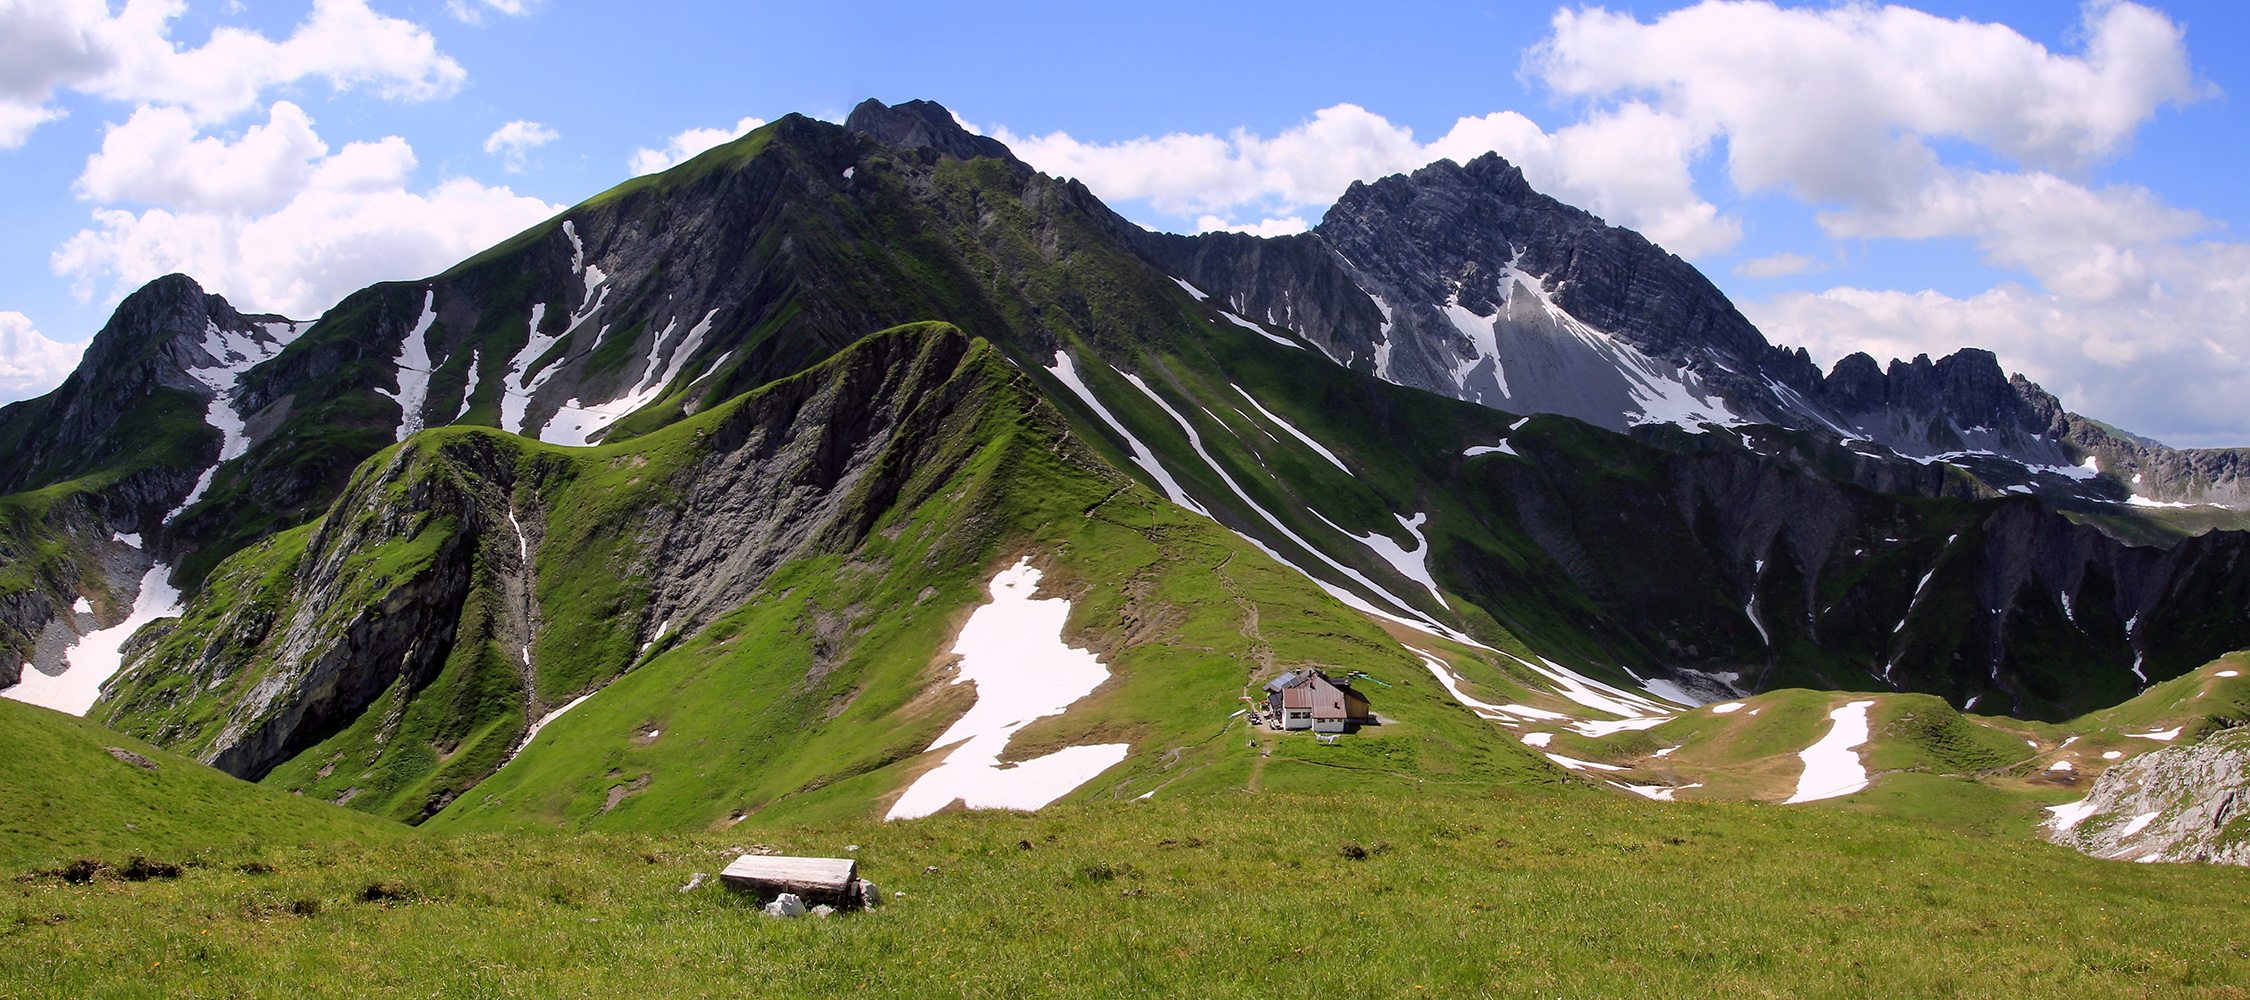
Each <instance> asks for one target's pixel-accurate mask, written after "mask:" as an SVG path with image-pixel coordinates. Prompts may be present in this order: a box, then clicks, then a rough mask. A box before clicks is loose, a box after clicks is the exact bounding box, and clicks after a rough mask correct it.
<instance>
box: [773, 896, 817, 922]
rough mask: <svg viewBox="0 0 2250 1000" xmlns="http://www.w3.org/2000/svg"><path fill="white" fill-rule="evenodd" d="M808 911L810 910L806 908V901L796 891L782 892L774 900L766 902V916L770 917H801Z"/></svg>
mask: <svg viewBox="0 0 2250 1000" xmlns="http://www.w3.org/2000/svg"><path fill="white" fill-rule="evenodd" d="M807 912H810V911H808V910H806V909H805V901H804V900H802V899H799V898H797V894H796V893H794V892H785V893H782V894H781V895H779V896H776V897H774V900H773V902H771V903H767V904H766V916H769V917H801V916H804V915H805V914H806V913H807Z"/></svg>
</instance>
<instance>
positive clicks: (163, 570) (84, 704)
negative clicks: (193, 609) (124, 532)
mask: <svg viewBox="0 0 2250 1000" xmlns="http://www.w3.org/2000/svg"><path fill="white" fill-rule="evenodd" d="M171 573H172V567H170V566H167V565H165V564H163V563H157V564H156V565H154V566H151V567H149V569H148V572H147V573H146V574H144V575H143V576H142V577H141V594H140V597H139V598H137V599H136V600H134V601H133V613H132V614H131V615H129V616H127V617H126V619H125V620H124V621H122V622H119V623H117V624H116V625H115V626H112V627H110V628H105V629H99V630H97V631H94V632H89V633H87V634H85V635H83V636H80V637H79V639H78V644H77V645H75V646H72V647H71V648H70V651H69V652H68V653H65V654H64V664H65V665H64V667H63V672H62V673H61V674H58V675H55V676H52V677H50V676H48V675H46V674H43V673H40V672H39V671H38V670H37V669H35V668H33V667H32V665H31V664H28V663H26V664H24V666H23V679H22V680H20V681H18V682H17V683H16V684H15V686H13V687H10V688H8V689H6V690H0V697H4V698H12V699H14V700H16V701H20V702H24V703H26V704H31V705H38V706H41V707H43V708H51V709H54V710H55V711H57V712H68V713H70V714H71V715H85V714H86V711H87V710H88V709H91V708H93V707H94V700H95V699H97V698H100V697H101V695H102V684H103V682H105V681H108V680H109V679H110V678H111V677H114V676H116V674H117V671H118V669H119V668H120V667H122V666H123V665H124V662H123V656H122V654H121V653H120V652H119V647H121V646H123V645H125V640H127V639H130V638H132V636H133V633H134V632H136V631H138V630H139V629H140V627H141V626H143V625H146V624H148V623H150V622H152V621H155V620H157V619H159V618H164V617H168V616H170V615H175V614H178V613H179V611H180V592H179V591H177V590H173V589H172V585H171V584H170V583H169V582H167V581H166V580H165V577H167V576H170V575H171Z"/></svg>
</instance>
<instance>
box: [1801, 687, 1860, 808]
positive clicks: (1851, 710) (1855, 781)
mask: <svg viewBox="0 0 2250 1000" xmlns="http://www.w3.org/2000/svg"><path fill="white" fill-rule="evenodd" d="M1874 704H1875V703H1874V702H1873V701H1855V702H1852V703H1851V704H1848V705H1845V706H1844V707H1842V708H1839V709H1837V710H1835V711H1833V712H1830V713H1828V717H1829V718H1830V719H1833V720H1835V722H1836V724H1835V725H1834V726H1832V727H1830V728H1829V730H1828V735H1826V736H1823V737H1821V738H1820V742H1818V743H1815V744H1813V745H1812V746H1809V747H1806V748H1805V751H1804V752H1803V753H1800V754H1798V755H1797V756H1798V757H1799V758H1800V759H1802V760H1803V761H1804V762H1805V773H1804V774H1803V775H1802V776H1800V777H1798V779H1797V794H1795V795H1791V796H1790V797H1789V799H1788V801H1789V802H1813V801H1816V800H1819V799H1833V798H1836V797H1838V796H1841V795H1850V794H1852V793H1853V792H1857V791H1859V790H1861V789H1863V788H1866V787H1867V766H1866V765H1864V764H1861V763H1860V761H1859V754H1858V753H1856V752H1854V751H1856V750H1857V749H1858V748H1859V747H1860V746H1862V745H1864V744H1865V743H1866V742H1867V709H1868V707H1869V706H1872V705H1874Z"/></svg>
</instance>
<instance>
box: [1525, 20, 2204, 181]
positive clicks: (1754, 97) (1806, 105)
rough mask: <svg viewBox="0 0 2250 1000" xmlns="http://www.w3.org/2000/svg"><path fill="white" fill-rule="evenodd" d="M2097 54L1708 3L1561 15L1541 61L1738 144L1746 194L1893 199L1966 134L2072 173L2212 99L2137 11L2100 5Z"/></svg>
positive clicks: (1733, 157)
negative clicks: (2164, 114) (2183, 105)
mask: <svg viewBox="0 0 2250 1000" xmlns="http://www.w3.org/2000/svg"><path fill="white" fill-rule="evenodd" d="M2083 31H2084V34H2085V36H2086V39H2087V41H2086V51H2085V53H2084V54H2081V55H2067V54H2059V53H2055V52H2051V51H2049V50H2048V49H2047V48H2046V47H2045V46H2043V45H2041V44H2039V43H2037V42H2034V41H2032V40H2030V39H2028V38H2025V37H2023V36H2022V35H2021V34H2018V33H2017V32H2016V31H2015V30H2013V29H2011V28H2009V27H2007V26H2006V25H2001V24H1980V23H1977V22H1973V21H1969V20H1966V19H1962V20H1946V19H1944V18H1939V17H1935V16H1932V15H1929V14H1925V13H1922V12H1920V11H1916V10H1911V9H1908V8H1905V7H1876V6H1872V5H1867V4H1844V5H1840V6H1835V7H1829V8H1825V9H1821V8H1798V9H1785V8H1781V7H1777V6H1775V5H1774V4H1771V3H1765V2H1749V0H1707V2H1704V3H1699V4H1697V5H1695V6H1693V7H1688V8H1685V9H1682V10H1677V11H1673V12H1671V13H1669V14H1665V15H1663V16H1662V17H1659V18H1657V19H1656V20H1654V21H1652V22H1646V23H1644V22H1641V21H1639V20H1638V19H1636V18H1635V17H1634V16H1633V15H1631V14H1628V13H1614V12H1611V11H1607V10H1603V9H1600V8H1594V9H1581V10H1571V9H1567V8H1566V9H1564V10H1562V11H1560V12H1558V13H1556V14H1555V17H1554V31H1553V34H1552V35H1551V36H1550V37H1549V38H1548V39H1547V40H1546V41H1545V42H1543V43H1542V44H1541V45H1540V46H1539V47H1538V49H1536V50H1535V51H1534V52H1533V54H1532V56H1531V59H1530V63H1529V65H1530V67H1531V68H1532V69H1533V71H1534V72H1536V73H1537V75H1538V76H1539V78H1540V79H1541V80H1542V81H1544V82H1545V83H1546V84H1547V85H1548V86H1549V87H1552V88H1554V89H1555V90H1556V91H1557V92H1559V93H1562V94H1567V95H1575V96H1582V97H1589V98H1596V99H1604V98H1608V99H1623V100H1636V101H1646V102H1648V103H1650V104H1651V105H1653V107H1655V108H1656V109H1657V111H1658V112H1660V113H1662V114H1664V115H1666V116H1669V117H1673V118H1676V119H1678V120H1680V121H1681V122H1682V123H1684V124H1685V125H1686V126H1687V127H1689V128H1691V129H1694V130H1696V131H1697V132H1698V133H1700V134H1702V135H1704V136H1707V137H1708V136H1719V135H1724V136H1725V137H1726V139H1727V165H1728V169H1729V171H1730V172H1731V174H1732V176H1733V178H1734V181H1735V183H1736V185H1737V186H1739V187H1740V188H1741V189H1742V190H1744V191H1758V190H1763V189H1767V188H1773V187H1788V188H1790V189H1793V190H1794V191H1795V192H1796V193H1798V194H1799V195H1801V196H1802V197H1805V198H1807V199H1809V200H1813V201H1834V200H1845V201H1853V202H1860V203H1867V204H1881V203H1883V202H1885V201H1886V200H1888V199H1891V198H1895V197H1899V196H1902V195H1905V194H1906V193H1908V192H1909V191H1911V190H1912V188H1913V187H1914V186H1916V185H1917V184H1918V183H1919V182H1920V181H1921V179H1922V178H1923V177H1924V176H1925V175H1926V174H1927V173H1928V172H1929V171H1931V170H1932V169H1934V168H1935V167H1936V165H1937V154H1936V153H1935V152H1934V151H1933V150H1932V148H1931V146H1930V145H1929V143H1928V142H1927V141H1926V140H1929V139H1961V140H1967V141H1969V142H1972V143H1975V144H1977V145H1980V146H1984V147H1986V148H1988V149H1991V150H1993V151H1994V152H1997V153H1999V154H2001V155H2003V156H2006V157H2009V158H2011V159H2013V160H2015V161H2016V162H2018V163H2021V164H2024V165H2027V166H2031V167H2038V168H2045V169H2054V170H2068V169H2074V168H2077V167H2082V166H2084V165H2086V164H2088V163H2090V162H2093V161H2096V160H2099V159H2101V158H2103V157H2106V156H2109V155H2111V154H2113V153H2115V152H2116V151H2118V149H2119V148H2120V147H2121V146H2122V145H2123V144H2124V143H2125V142H2126V141H2128V140H2129V139H2130V138H2131V137H2132V135H2133V132H2134V131H2135V130H2136V129H2137V128H2138V127H2139V126H2140V124H2141V123H2142V122H2145V121H2147V120H2148V119H2149V118H2150V117H2151V116H2152V115H2154V114H2155V113H2156V111H2157V109H2158V108H2160V107H2162V106H2164V105H2166V104H2171V103H2177V102H2185V101H2192V100H2195V99H2197V98H2198V97H2200V96H2202V95H2203V94H2204V92H2205V90H2204V88H2202V87H2199V86H2198V85H2197V83H2196V81H2195V77H2194V74H2193V72H2192V71H2191V70H2190V69H2189V66H2188V60H2187V48H2186V44H2185V42H2184V39H2183V33H2182V29H2181V28H2180V27H2179V26H2178V25H2176V24H2174V23H2172V22H2171V21H2170V20H2169V19H2167V18H2165V16H2164V15H2162V14H2160V13H2157V12H2156V11H2154V10H2151V9H2149V8H2147V7H2143V6H2140V5H2139V4H2133V3H2108V2H2097V3H2092V4H2089V5H2088V6H2087V7H2086V13H2085V24H2084V27H2083Z"/></svg>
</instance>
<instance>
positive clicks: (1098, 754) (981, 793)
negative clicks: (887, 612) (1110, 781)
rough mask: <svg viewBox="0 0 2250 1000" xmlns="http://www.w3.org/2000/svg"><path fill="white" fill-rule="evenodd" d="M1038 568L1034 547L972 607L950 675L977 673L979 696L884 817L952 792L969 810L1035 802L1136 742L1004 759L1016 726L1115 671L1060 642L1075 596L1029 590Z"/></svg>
mask: <svg viewBox="0 0 2250 1000" xmlns="http://www.w3.org/2000/svg"><path fill="white" fill-rule="evenodd" d="M1039 577H1040V573H1039V571H1038V570H1037V569H1034V568H1032V565H1031V559H1030V557H1028V556H1027V557H1025V558H1024V559H1023V560H1022V561H1020V562H1018V563H1016V564H1015V565H1014V566H1012V567H1010V568H1008V569H1005V570H1002V571H1000V573H999V574H997V575H995V576H994V577H993V578H992V583H991V585H990V586H989V588H988V591H989V592H990V593H991V595H992V603H990V604H986V605H983V606H981V607H979V608H977V609H976V610H975V611H974V612H971V613H970V615H969V621H968V623H967V624H965V625H963V626H961V636H960V638H959V639H957V640H955V642H954V644H953V652H955V653H957V654H959V655H960V656H961V667H960V673H959V674H957V675H956V676H955V677H954V678H953V683H955V684H960V683H963V682H965V681H974V682H976V686H977V688H976V690H977V700H976V703H975V704H974V705H972V706H971V707H970V708H969V711H968V714H966V715H963V716H962V717H961V718H960V719H959V720H958V721H956V722H955V723H954V724H953V725H952V726H951V727H950V728H948V729H947V730H946V731H945V732H944V733H943V734H942V735H940V736H939V737H938V738H937V739H936V740H934V741H932V742H931V743H930V746H929V749H930V750H936V749H938V748H939V747H943V746H947V745H950V744H953V743H956V742H959V743H960V746H958V747H956V748H955V749H954V750H953V751H952V752H950V753H948V754H947V755H946V757H945V761H944V762H943V763H941V764H939V765H938V766H937V767H936V768H935V769H934V770H931V771H929V772H927V773H925V774H923V775H922V776H921V777H920V778H918V779H916V780H915V782H914V784H912V785H910V786H908V787H907V789H906V792H905V794H902V795H900V796H899V798H898V801H897V802H895V803H893V804H892V805H891V809H890V812H888V813H886V814H885V815H884V817H883V818H884V819H913V818H915V817H917V816H927V815H929V814H931V813H934V812H936V811H938V810H940V809H943V808H945V807H946V806H947V805H950V804H952V803H953V802H954V801H955V800H956V799H958V800H960V801H961V802H962V803H963V804H965V805H967V806H968V807H969V808H971V809H1038V808H1040V807H1042V806H1045V805H1046V804H1048V803H1050V802H1053V801H1055V800H1056V799H1059V798H1061V797H1063V796H1065V795H1068V794H1070V792H1071V791H1072V790H1074V789H1076V788H1077V787H1078V786H1080V785H1083V784H1085V783H1086V782H1088V781H1091V780H1093V779H1094V777H1095V776H1096V775H1099V774H1101V773H1102V772H1103V771H1106V770H1109V769H1110V768H1112V767H1115V766H1116V765H1117V764H1118V763H1119V762H1121V761H1123V760H1124V759H1125V755H1126V754H1127V753H1128V752H1129V751H1130V750H1131V749H1132V747H1131V745H1130V744H1125V743H1102V744H1096V745H1092V746H1077V747H1067V748H1065V749H1062V750H1057V751H1055V752H1054V753H1050V754H1047V755H1046V756H1044V757H1038V758H1035V759H1032V760H1027V761H1021V762H1018V763H1014V764H1005V765H1003V764H1001V763H1000V753H1001V752H1002V751H1004V750H1006V749H1007V747H1008V741H1009V740H1011V739H1014V738H1015V734H1016V731H1017V730H1020V729H1022V728H1023V727H1025V726H1027V725H1030V724H1031V722H1032V721H1033V720H1035V719H1039V718H1042V717H1045V716H1049V715H1060V714H1062V712H1063V711H1064V710H1065V709H1067V708H1069V707H1070V706H1071V704H1072V703H1074V702H1076V701H1078V699H1080V698H1083V697H1085V696H1086V695H1088V694H1090V693H1092V692H1093V690H1094V689H1095V688H1097V687H1100V686H1101V683H1102V682H1103V681H1105V680H1108V679H1109V669H1108V668H1107V667H1104V666H1102V664H1101V661H1100V660H1099V659H1098V658H1096V657H1095V655H1094V654H1093V653H1091V652H1089V651H1087V650H1083V649H1073V648H1071V647H1070V646H1068V645H1065V644H1064V643H1063V641H1062V629H1063V625H1064V623H1065V622H1066V621H1068V620H1069V618H1070V602H1069V601H1066V600H1063V599H1061V598H1051V599H1048V600H1044V601H1039V600H1033V599H1032V596H1031V595H1032V594H1033V593H1035V592H1036V591H1037V590H1038V589H1039ZM925 752H927V751H925Z"/></svg>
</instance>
